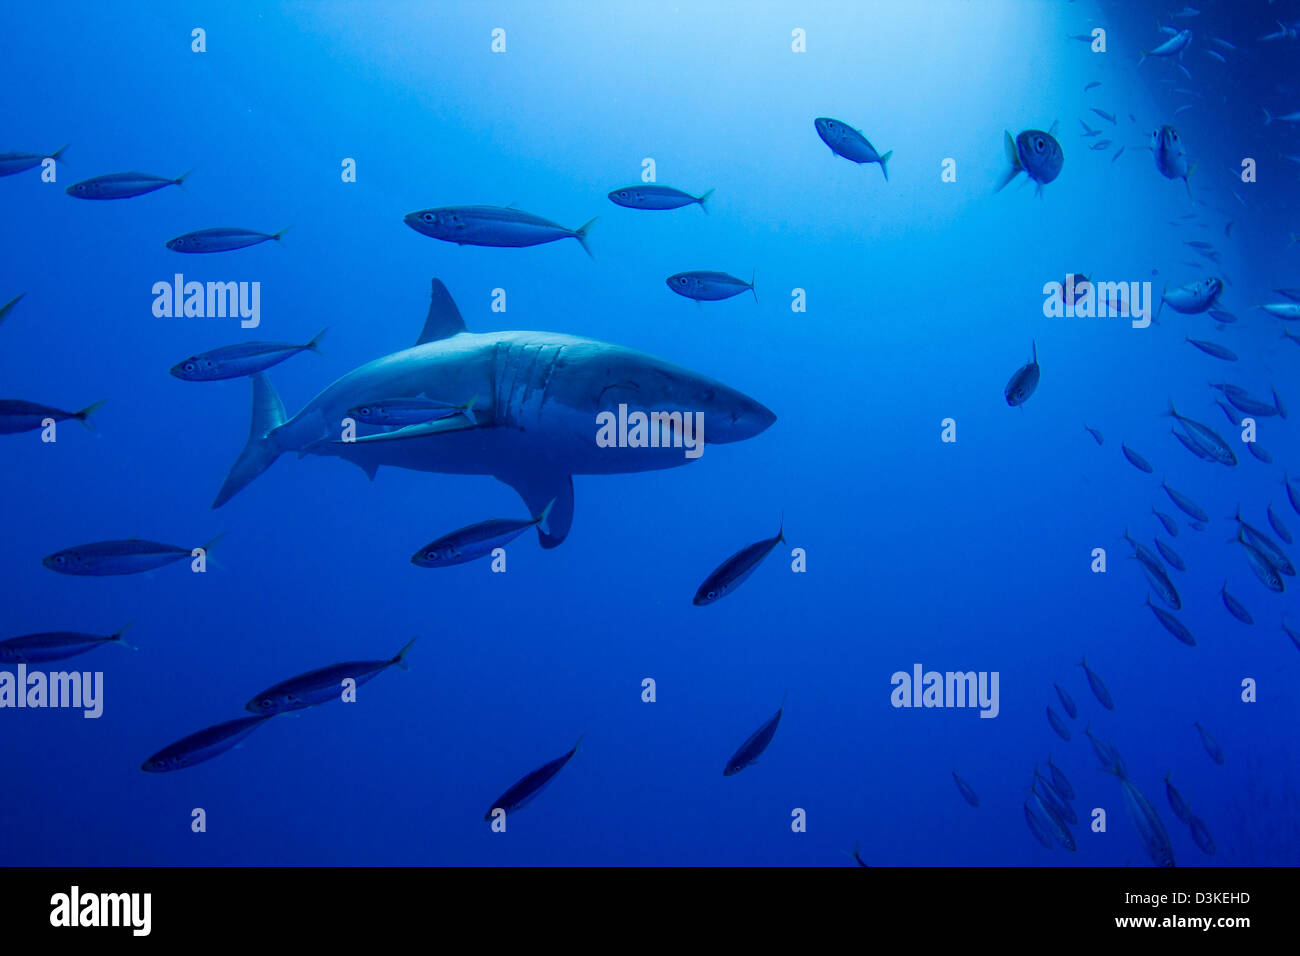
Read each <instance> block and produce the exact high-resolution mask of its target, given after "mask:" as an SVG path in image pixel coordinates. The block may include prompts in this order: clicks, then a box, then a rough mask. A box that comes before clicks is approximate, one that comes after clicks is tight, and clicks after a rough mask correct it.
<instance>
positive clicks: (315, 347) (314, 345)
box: [307, 325, 330, 355]
mask: <svg viewBox="0 0 1300 956" xmlns="http://www.w3.org/2000/svg"><path fill="white" fill-rule="evenodd" d="M329 330H330V327H329V326H328V325H327V326H325V328H323V329H321V330H320V331H319V332H317V333H316V337H315V338H314V339H312V340H311V341H310V342H308V343H307V348H308V349H310V350H311V351H313V352H315V353H316V354H317V355H323V354H325V353H323V352H322V351H321V350H320V340H321V339H323V338H325V333H326V332H328V331H329Z"/></svg>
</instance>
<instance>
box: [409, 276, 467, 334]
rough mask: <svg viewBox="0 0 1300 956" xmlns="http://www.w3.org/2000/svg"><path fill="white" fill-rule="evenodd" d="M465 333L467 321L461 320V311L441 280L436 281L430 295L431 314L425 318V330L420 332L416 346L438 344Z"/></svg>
mask: <svg viewBox="0 0 1300 956" xmlns="http://www.w3.org/2000/svg"><path fill="white" fill-rule="evenodd" d="M464 331H465V320H464V319H463V318H461V315H460V309H458V308H456V302H455V300H453V299H452V297H451V293H450V292H448V291H447V287H446V286H445V285H443V284H442V280H441V279H434V280H433V291H432V292H431V293H430V295H429V314H428V315H426V316H425V319H424V328H423V329H422V330H421V332H420V337H419V338H418V339H416V340H415V344H416V345H424V344H425V343H426V342H437V341H439V340H441V339H447V338H451V337H452V336H453V335H458V334H459V333H461V332H464Z"/></svg>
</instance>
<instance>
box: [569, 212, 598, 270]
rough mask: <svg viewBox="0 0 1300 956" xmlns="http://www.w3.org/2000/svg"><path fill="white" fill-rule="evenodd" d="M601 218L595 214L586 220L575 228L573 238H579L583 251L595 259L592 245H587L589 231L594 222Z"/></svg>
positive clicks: (588, 256)
mask: <svg viewBox="0 0 1300 956" xmlns="http://www.w3.org/2000/svg"><path fill="white" fill-rule="evenodd" d="M599 218H600V217H599V216H594V217H593V218H591V219H590V220H588V221H587V222H584V223H583V224H582V225H581V226H579V227H578V228H577V229H575V230H573V238H575V239H577V240H578V242H579V243H580V244H581V245H582V251H583V252H585V253H586V254H587V258H588V259H591V260H593V261H594V260H595V258H596V257H595V256H593V255H592V254H591V247H590V246H588V245H587V233H588V232H590V231H591V226H592V224H593V223H594V222H595V221H596V220H597V219H599Z"/></svg>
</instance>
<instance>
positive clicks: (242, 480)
mask: <svg viewBox="0 0 1300 956" xmlns="http://www.w3.org/2000/svg"><path fill="white" fill-rule="evenodd" d="M252 379H253V423H252V426H251V427H250V428H249V430H248V442H247V444H245V445H244V450H243V451H241V452H240V453H239V457H238V458H236V459H235V463H234V465H232V466H231V468H230V474H228V475H226V482H225V484H223V485H222V486H221V490H220V491H219V492H217V497H216V500H215V501H213V502H212V507H214V508H220V507H221V506H222V505H224V504H225V503H226V502H227V501H229V500H230V499H231V498H233V497H234V496H235V495H236V494H238V493H239V492H240V491H241V490H243V488H244V486H245V485H247V484H248V483H249V482H251V481H252V480H253V479H254V478H256V477H257V476H258V475H260V474H261V473H262V472H264V471H266V469H268V468H270V467H271V464H272V463H273V462H274V461H275V460H276V459H277V458H279V457H280V448H279V447H278V446H277V445H276V442H275V437H274V435H273V434H272V432H274V431H275V429H277V428H279V427H280V426H281V425H283V424H284V421H285V417H284V404H283V403H282V402H281V401H280V396H279V395H277V394H276V392H275V388H274V387H272V385H271V380H270V379H268V378H267V377H266V373H265V372H258V373H257V374H256V375H254V376H252Z"/></svg>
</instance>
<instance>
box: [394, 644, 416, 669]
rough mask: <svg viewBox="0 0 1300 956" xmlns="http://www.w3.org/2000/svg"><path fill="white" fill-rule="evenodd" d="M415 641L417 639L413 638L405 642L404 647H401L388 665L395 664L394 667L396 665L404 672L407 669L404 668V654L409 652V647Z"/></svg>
mask: <svg viewBox="0 0 1300 956" xmlns="http://www.w3.org/2000/svg"><path fill="white" fill-rule="evenodd" d="M417 640H418V637H413V638H411V639H410V640H409V641H407V642H406V646H405V647H403V648H402V649H401V650H400V651H398V652H397V656H396V657H394V658H393V659H392V660H391V661H389V663H390V664H396V665H397V666H398V667H400V668H401V669H402V670H406V669H407V666H406V653H407V651H409V650H410V649H411V645H412V644H414V643H415V642H416V641H417Z"/></svg>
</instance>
